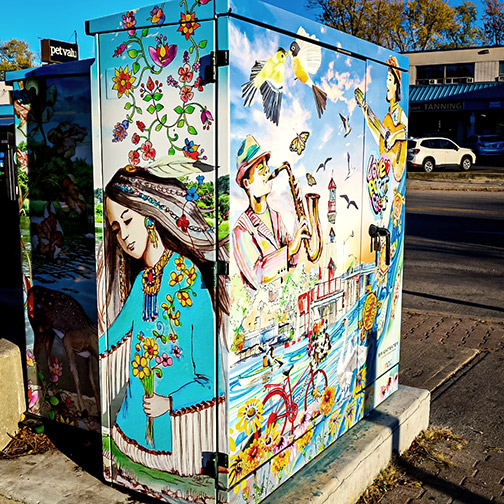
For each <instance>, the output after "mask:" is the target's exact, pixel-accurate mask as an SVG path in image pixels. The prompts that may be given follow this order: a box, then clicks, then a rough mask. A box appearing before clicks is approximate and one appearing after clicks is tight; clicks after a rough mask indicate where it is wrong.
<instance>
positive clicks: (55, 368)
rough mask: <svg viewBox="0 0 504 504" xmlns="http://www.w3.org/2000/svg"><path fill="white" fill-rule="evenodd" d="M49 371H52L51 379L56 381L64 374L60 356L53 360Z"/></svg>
mask: <svg viewBox="0 0 504 504" xmlns="http://www.w3.org/2000/svg"><path fill="white" fill-rule="evenodd" d="M49 372H50V373H51V380H52V381H53V382H54V383H56V382H57V381H58V380H59V377H60V376H61V375H62V374H63V363H62V362H59V360H58V357H54V359H53V360H52V362H51V364H50V365H49Z"/></svg>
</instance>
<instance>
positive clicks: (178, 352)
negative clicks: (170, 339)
mask: <svg viewBox="0 0 504 504" xmlns="http://www.w3.org/2000/svg"><path fill="white" fill-rule="evenodd" d="M172 354H173V355H174V356H175V357H177V359H180V357H182V350H181V348H180V347H179V346H178V345H175V346H174V347H173V349H172Z"/></svg>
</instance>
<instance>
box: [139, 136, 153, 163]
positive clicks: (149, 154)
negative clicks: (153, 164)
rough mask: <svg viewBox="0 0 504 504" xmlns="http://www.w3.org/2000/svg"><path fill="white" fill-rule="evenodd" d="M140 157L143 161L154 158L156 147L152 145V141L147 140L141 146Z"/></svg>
mask: <svg viewBox="0 0 504 504" xmlns="http://www.w3.org/2000/svg"><path fill="white" fill-rule="evenodd" d="M141 149H142V157H143V158H144V159H145V161H148V160H149V159H154V158H155V157H156V149H154V148H153V147H152V142H150V141H149V140H147V142H145V143H144V144H143V145H142V147H141Z"/></svg>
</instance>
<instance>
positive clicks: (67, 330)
mask: <svg viewBox="0 0 504 504" xmlns="http://www.w3.org/2000/svg"><path fill="white" fill-rule="evenodd" d="M27 304H28V318H29V320H30V324H31V326H32V328H33V331H34V333H35V342H34V346H33V353H34V357H35V360H36V361H37V362H40V361H39V359H40V351H41V350H42V348H45V354H46V359H47V365H48V367H49V366H50V361H51V355H52V348H53V344H54V338H55V336H57V337H58V338H60V339H61V341H62V343H63V347H64V348H65V352H66V355H67V359H68V364H69V366H70V370H71V371H72V375H73V378H74V381H75V388H76V390H77V401H78V407H79V408H80V410H81V411H82V410H83V409H84V403H83V400H82V394H81V389H80V382H79V370H78V368H77V362H76V355H79V356H81V357H83V358H84V359H86V361H87V366H88V373H89V381H90V383H91V386H92V388H93V391H94V396H95V399H96V406H97V408H98V410H99V409H100V394H99V391H98V388H97V386H96V383H95V377H94V376H93V372H96V371H97V369H98V331H97V327H96V325H95V324H94V323H93V322H92V321H91V320H90V318H89V317H88V316H87V315H86V313H85V312H84V310H83V308H82V306H81V305H80V304H79V303H78V302H77V301H76V300H75V299H74V298H73V297H72V296H70V295H68V294H65V293H64V292H60V291H55V290H53V289H48V288H47V287H42V286H41V285H35V286H33V287H32V288H31V289H30V290H29V291H28V300H27ZM92 362H93V363H94V365H92Z"/></svg>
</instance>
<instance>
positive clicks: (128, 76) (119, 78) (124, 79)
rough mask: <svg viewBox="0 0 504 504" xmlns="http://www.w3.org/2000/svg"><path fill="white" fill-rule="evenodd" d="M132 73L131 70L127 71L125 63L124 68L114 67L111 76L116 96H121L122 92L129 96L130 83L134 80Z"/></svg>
mask: <svg viewBox="0 0 504 504" xmlns="http://www.w3.org/2000/svg"><path fill="white" fill-rule="evenodd" d="M132 73H133V71H128V66H127V65H126V66H125V67H124V69H123V68H122V67H119V70H117V69H116V71H115V76H114V77H112V80H113V82H114V87H113V88H112V89H116V90H117V97H118V98H121V96H122V95H123V94H125V95H126V96H128V97H129V92H130V89H131V87H132V86H131V85H132V84H133V82H135V81H136V77H133V75H132Z"/></svg>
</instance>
